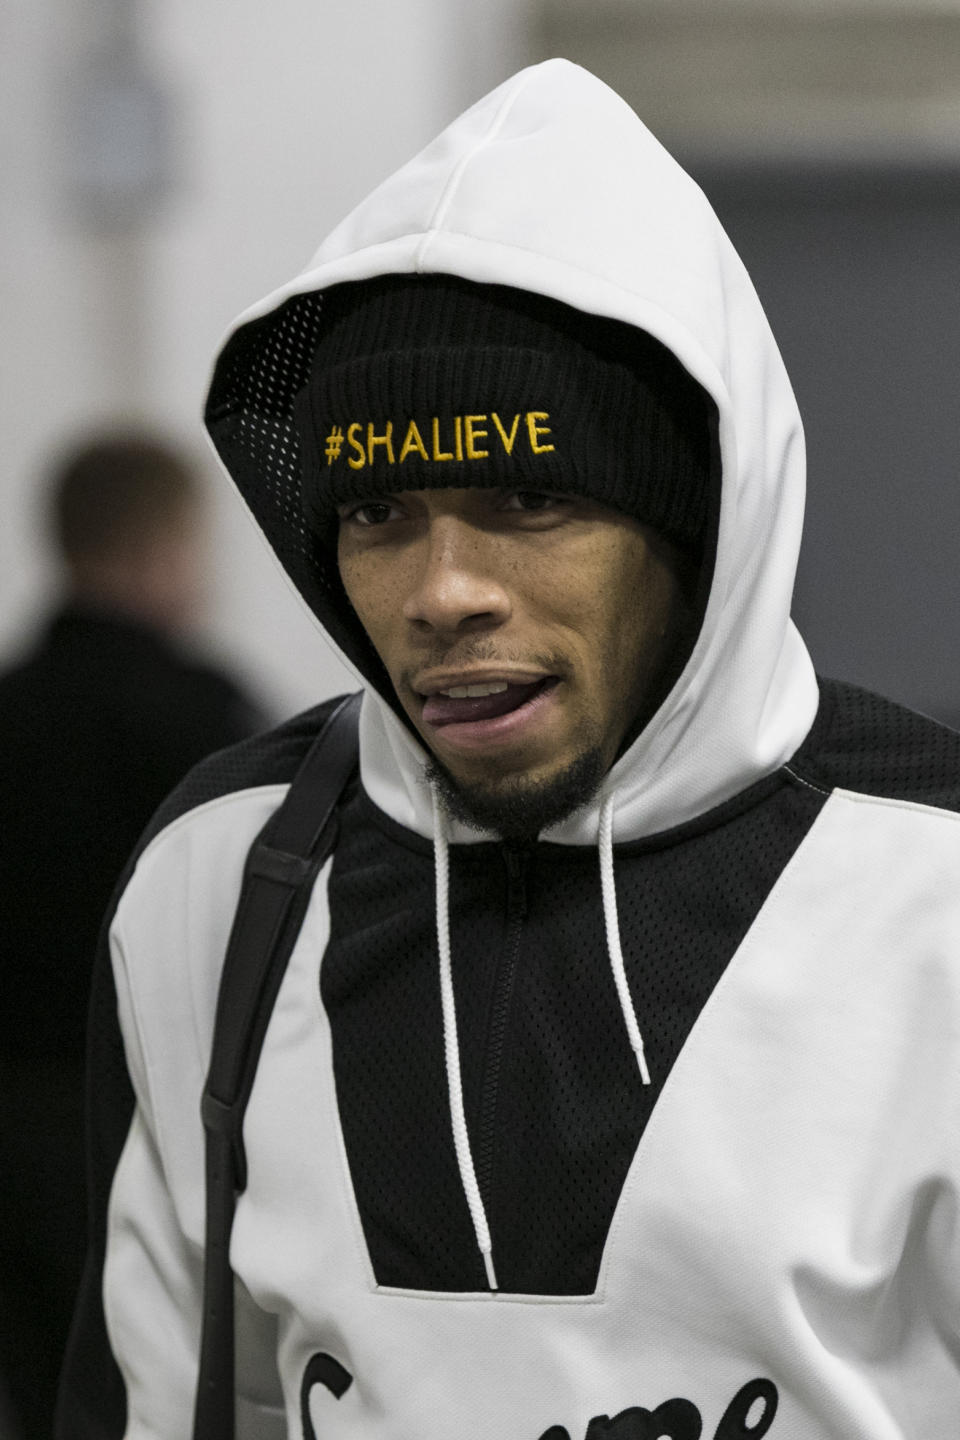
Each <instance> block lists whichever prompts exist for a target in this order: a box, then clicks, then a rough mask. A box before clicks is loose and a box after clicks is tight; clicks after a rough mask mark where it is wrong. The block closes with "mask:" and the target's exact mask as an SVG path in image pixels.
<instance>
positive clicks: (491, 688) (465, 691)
mask: <svg viewBox="0 0 960 1440" xmlns="http://www.w3.org/2000/svg"><path fill="white" fill-rule="evenodd" d="M506 688H507V682H506V680H491V681H490V683H489V684H488V685H451V687H450V689H449V690H441V691H440V694H441V695H447V696H449V697H450V699H451V700H476V699H478V698H479V697H480V696H481V695H502V694H503V692H504V690H506Z"/></svg>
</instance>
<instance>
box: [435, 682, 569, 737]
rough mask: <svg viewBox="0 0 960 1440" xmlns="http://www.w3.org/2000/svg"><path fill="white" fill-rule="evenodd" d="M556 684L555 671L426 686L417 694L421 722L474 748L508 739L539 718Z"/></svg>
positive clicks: (518, 735)
mask: <svg viewBox="0 0 960 1440" xmlns="http://www.w3.org/2000/svg"><path fill="white" fill-rule="evenodd" d="M559 684H560V679H559V677H558V676H556V675H544V676H541V677H540V678H539V679H536V680H532V681H528V682H516V681H512V680H506V679H492V680H485V681H475V682H473V681H471V682H469V683H463V684H460V685H456V684H454V685H450V686H448V687H447V688H446V689H443V690H432V691H431V693H430V694H428V695H426V696H424V697H423V710H422V712H421V720H422V723H423V724H424V725H425V726H426V727H427V728H428V729H429V730H431V731H434V732H436V734H437V735H438V737H440V736H442V743H443V744H445V745H449V744H452V745H454V746H455V747H456V748H458V749H459V748H462V749H471V750H472V749H476V748H482V747H483V746H485V745H489V744H493V743H499V742H503V741H512V740H515V739H518V738H521V737H522V733H523V732H524V731H525V730H526V729H527V728H528V726H531V725H532V724H534V723H535V722H536V721H537V720H538V719H539V718H540V716H541V713H542V712H543V710H544V707H546V706H548V705H549V704H550V702H551V697H552V695H553V692H554V691H555V690H556V688H557V686H558V685H559Z"/></svg>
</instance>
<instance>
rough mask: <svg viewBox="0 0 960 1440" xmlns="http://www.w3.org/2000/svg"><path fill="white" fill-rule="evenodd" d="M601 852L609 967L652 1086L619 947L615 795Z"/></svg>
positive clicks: (603, 819)
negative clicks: (614, 828) (614, 857)
mask: <svg viewBox="0 0 960 1440" xmlns="http://www.w3.org/2000/svg"><path fill="white" fill-rule="evenodd" d="M599 849H600V889H601V891H602V894H603V918H604V922H605V924H606V927H607V951H608V953H609V956H610V968H611V969H612V970H613V979H614V983H615V984H616V987H617V994H618V995H619V997H620V1010H621V1013H622V1014H623V1023H624V1024H625V1025H626V1027H627V1035H628V1036H629V1039H630V1048H631V1049H632V1050H633V1053H634V1055H636V1057H637V1064H638V1066H639V1067H640V1078H641V1080H642V1081H643V1083H644V1085H649V1084H650V1071H649V1070H648V1069H647V1058H646V1056H645V1055H644V1053H643V1036H642V1035H641V1034H640V1026H639V1025H638V1024H637V1016H636V1011H635V1010H634V1008H633V1000H632V998H631V996H630V987H629V986H628V984H627V972H626V970H625V968H624V964H623V951H622V950H621V948H620V924H619V921H618V919H617V891H616V886H615V885H614V881H613V795H612V794H611V795H608V796H607V797H606V799H605V800H604V802H603V806H602V808H601V810H600V835H599Z"/></svg>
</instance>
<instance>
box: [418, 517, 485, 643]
mask: <svg viewBox="0 0 960 1440" xmlns="http://www.w3.org/2000/svg"><path fill="white" fill-rule="evenodd" d="M498 569H499V567H498V566H497V563H496V556H495V554H494V546H493V544H492V542H491V540H490V538H489V537H486V536H484V535H483V534H482V533H481V532H480V531H479V530H477V529H475V528H474V527H473V526H471V525H469V524H467V523H465V522H464V521H463V520H461V519H459V518H455V517H453V516H444V517H443V518H441V519H434V520H433V521H432V523H431V524H430V525H429V527H428V530H427V533H426V535H425V536H424V538H423V540H422V542H421V546H420V553H419V555H418V556H417V567H416V572H415V575H414V578H413V582H412V584H411V587H410V590H409V593H408V595H407V598H406V600H405V602H404V606H403V614H404V618H405V619H407V620H409V621H410V622H411V623H412V624H413V625H414V626H415V627H416V628H417V629H422V630H431V631H436V632H438V633H448V634H452V633H453V632H461V633H462V632H463V631H464V630H469V631H473V630H486V629H495V628H496V627H497V626H499V625H502V624H504V622H505V621H506V620H508V619H509V618H510V610H511V605H510V595H509V592H508V590H507V588H506V586H505V584H504V582H503V580H502V579H501V578H500V576H499V574H498Z"/></svg>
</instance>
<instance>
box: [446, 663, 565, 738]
mask: <svg viewBox="0 0 960 1440" xmlns="http://www.w3.org/2000/svg"><path fill="white" fill-rule="evenodd" d="M559 683H560V682H559V681H558V680H554V681H552V682H551V683H550V684H549V685H545V686H544V688H543V689H542V690H538V691H537V693H536V694H535V695H532V696H531V697H530V699H529V700H527V701H525V702H524V704H523V705H518V706H517V708H516V710H508V711H507V713H506V715H495V716H494V717H493V718H492V719H490V720H470V721H462V722H457V721H455V722H454V723H453V724H451V725H429V724H428V725H427V726H426V729H427V730H428V731H429V732H430V734H431V735H432V736H435V737H436V739H437V741H438V742H439V744H440V745H442V746H446V745H451V746H453V748H454V749H456V750H485V749H488V748H490V747H492V746H496V745H506V744H511V743H513V742H514V741H516V740H525V739H527V738H528V734H529V732H530V731H532V730H533V729H534V728H535V727H536V726H539V725H541V724H542V723H543V722H544V721H545V720H546V719H547V717H548V714H549V712H550V710H551V709H552V708H553V706H554V705H555V704H556V701H555V699H554V697H555V695H556V692H557V686H558V685H559Z"/></svg>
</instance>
